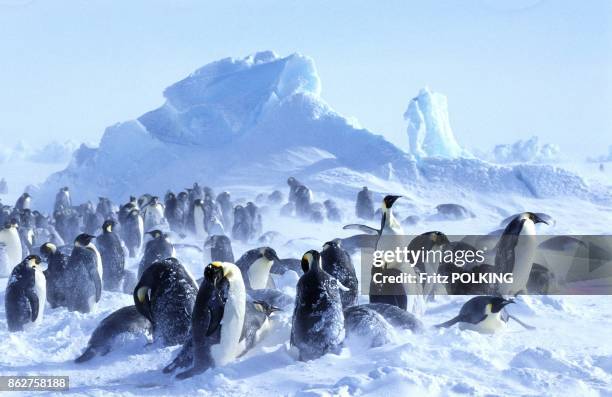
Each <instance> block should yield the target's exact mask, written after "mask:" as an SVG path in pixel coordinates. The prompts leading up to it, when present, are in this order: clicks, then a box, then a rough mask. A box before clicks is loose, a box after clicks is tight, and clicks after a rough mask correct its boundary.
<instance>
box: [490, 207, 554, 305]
mask: <svg viewBox="0 0 612 397" xmlns="http://www.w3.org/2000/svg"><path fill="white" fill-rule="evenodd" d="M537 223H544V224H546V225H548V222H547V221H546V220H544V219H543V218H542V217H540V216H539V215H538V214H535V213H533V212H523V213H521V214H519V215H517V216H516V217H515V218H514V219H513V220H512V221H511V222H510V223H509V224H508V226H506V228H505V229H504V232H503V233H502V235H501V237H500V239H499V242H498V243H497V246H496V248H495V268H496V269H495V270H496V271H498V272H500V273H512V274H513V282H512V283H506V284H501V285H498V286H497V292H498V293H499V294H502V295H505V294H510V295H514V294H516V293H519V292H525V291H526V290H527V282H528V281H529V275H530V274H531V269H532V267H533V261H534V259H535V255H536V250H537V245H538V242H537V239H536V226H535V225H536V224H537Z"/></svg>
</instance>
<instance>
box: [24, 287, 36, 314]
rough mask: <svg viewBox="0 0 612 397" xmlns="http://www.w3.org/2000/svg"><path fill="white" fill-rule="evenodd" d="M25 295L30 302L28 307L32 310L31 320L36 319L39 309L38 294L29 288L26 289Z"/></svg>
mask: <svg viewBox="0 0 612 397" xmlns="http://www.w3.org/2000/svg"><path fill="white" fill-rule="evenodd" d="M26 296H27V298H28V301H29V302H30V309H31V312H32V321H36V318H37V317H38V310H39V303H38V296H37V295H36V294H35V293H34V291H33V290H31V289H29V290H28V291H27V294H26Z"/></svg>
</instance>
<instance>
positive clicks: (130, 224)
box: [121, 208, 144, 258]
mask: <svg viewBox="0 0 612 397" xmlns="http://www.w3.org/2000/svg"><path fill="white" fill-rule="evenodd" d="M121 226H122V227H121V234H123V241H124V242H125V245H126V247H127V249H128V255H129V256H130V258H135V257H136V255H137V254H138V252H139V251H140V248H141V247H142V243H143V241H144V220H143V219H142V216H141V215H140V211H139V210H138V209H137V208H133V209H131V210H130V211H129V212H128V213H127V214H126V216H125V220H124V221H123V222H122V224H121Z"/></svg>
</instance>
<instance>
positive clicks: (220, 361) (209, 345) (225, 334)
mask: <svg viewBox="0 0 612 397" xmlns="http://www.w3.org/2000/svg"><path fill="white" fill-rule="evenodd" d="M245 307H246V291H245V288H244V283H243V281H242V274H241V273H240V269H239V268H238V267H237V266H236V265H234V264H232V263H227V262H213V263H211V264H209V265H208V266H207V267H206V269H205V270H204V281H203V284H202V288H200V290H199V292H198V297H197V300H196V303H195V307H194V310H193V317H192V322H191V342H190V344H187V346H186V348H187V349H191V350H192V355H193V367H192V368H190V369H189V370H187V371H185V372H182V373H179V374H178V375H177V378H179V379H185V378H189V377H192V376H194V375H197V374H200V373H202V372H204V371H206V370H207V369H208V368H210V367H212V366H220V365H225V364H227V363H229V362H231V361H233V360H235V359H236V357H238V355H239V354H240V353H242V352H243V351H244V349H245V342H244V340H241V339H242V338H241V337H242V334H243V329H244V326H245V311H246V310H245ZM189 345H191V347H190V346H189ZM182 353H183V355H185V353H188V351H187V352H182ZM187 355H188V354H187ZM181 358H182V357H181V354H179V356H178V357H177V359H179V360H180V359H181ZM175 361H176V360H175ZM173 364H175V362H173ZM173 364H171V365H170V366H169V367H167V368H166V370H165V371H166V372H167V370H172V369H173V368H176V365H173Z"/></svg>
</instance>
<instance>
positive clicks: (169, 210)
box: [164, 192, 184, 233]
mask: <svg viewBox="0 0 612 397" xmlns="http://www.w3.org/2000/svg"><path fill="white" fill-rule="evenodd" d="M164 217H165V218H166V220H167V221H168V225H169V226H170V230H172V231H174V232H176V233H182V232H183V219H184V214H183V209H182V207H181V206H179V202H178V199H177V198H176V195H175V194H174V193H172V192H168V194H166V198H165V206H164Z"/></svg>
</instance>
